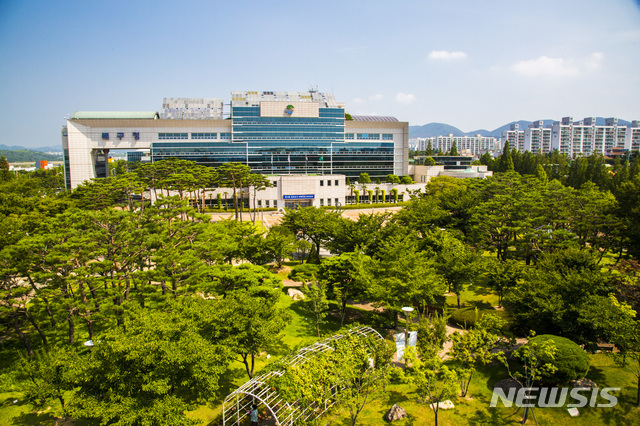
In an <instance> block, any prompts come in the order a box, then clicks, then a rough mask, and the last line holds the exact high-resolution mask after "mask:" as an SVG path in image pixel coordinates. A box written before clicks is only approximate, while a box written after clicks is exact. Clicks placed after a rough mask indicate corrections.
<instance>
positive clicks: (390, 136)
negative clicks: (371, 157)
mask: <svg viewBox="0 0 640 426" xmlns="http://www.w3.org/2000/svg"><path fill="white" fill-rule="evenodd" d="M382 140H383V141H392V140H393V134H391V133H383V134H382Z"/></svg>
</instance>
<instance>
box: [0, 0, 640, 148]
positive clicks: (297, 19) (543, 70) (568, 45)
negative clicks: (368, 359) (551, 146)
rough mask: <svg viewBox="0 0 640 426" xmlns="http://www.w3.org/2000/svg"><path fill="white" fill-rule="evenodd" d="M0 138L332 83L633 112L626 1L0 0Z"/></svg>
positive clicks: (633, 53) (373, 101) (464, 105)
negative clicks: (183, 102)
mask: <svg viewBox="0 0 640 426" xmlns="http://www.w3.org/2000/svg"><path fill="white" fill-rule="evenodd" d="M0 58H2V60H1V61H0V93H2V102H0V128H1V129H2V132H0V144H5V145H23V146H47V145H55V144H59V143H60V126H62V125H63V124H64V123H65V119H64V118H65V116H66V115H68V114H71V113H73V112H74V111H78V110H96V111H108V110H156V111H157V110H159V109H160V108H161V106H162V99H163V98H164V97H218V98H222V99H223V100H225V102H228V101H229V100H230V92H231V91H233V90H273V91H304V90H307V89H308V88H309V87H311V86H312V85H313V86H317V87H318V89H319V90H320V91H325V92H333V93H334V94H335V96H336V99H337V100H338V101H340V102H345V103H346V104H347V111H348V112H350V113H352V114H377V115H393V116H395V117H397V118H398V119H399V120H401V121H409V123H410V124H411V125H421V124H426V123H430V122H443V123H448V124H451V125H454V126H456V127H459V128H460V129H461V130H463V131H471V130H476V129H479V128H485V129H489V130H492V129H494V128H496V127H499V126H501V125H503V124H505V123H507V122H510V121H514V120H536V119H560V118H561V117H563V116H572V117H574V119H576V120H578V119H582V118H584V117H588V116H604V117H619V118H621V119H625V120H633V119H640V71H638V70H640V6H639V3H638V1H637V0H635V1H634V0H597V1H592V0H576V1H574V0H560V1H558V0H553V1H547V0H538V1H535V2H526V1H514V0H447V1H439V2H435V1H431V0H422V1H412V0H411V1H400V2H391V1H388V0H386V1H377V0H368V1H349V0H342V1H332V0H327V1H323V2H286V1H284V2H283V1H278V2H276V1H271V0H253V1H247V0H234V1H224V2H223V1H214V0H209V1H190V0H183V1H180V2H178V1H162V0H158V1H153V2H152V1H146V0H138V1H131V0H129V1H120V0H111V1H87V0H83V1H67V0H58V1H33V0H0Z"/></svg>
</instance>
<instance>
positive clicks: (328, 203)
mask: <svg viewBox="0 0 640 426" xmlns="http://www.w3.org/2000/svg"><path fill="white" fill-rule="evenodd" d="M327 205H328V206H330V205H331V198H327Z"/></svg>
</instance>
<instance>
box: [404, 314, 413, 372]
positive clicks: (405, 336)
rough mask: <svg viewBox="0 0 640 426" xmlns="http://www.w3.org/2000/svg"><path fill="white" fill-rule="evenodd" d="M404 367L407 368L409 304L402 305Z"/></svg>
mask: <svg viewBox="0 0 640 426" xmlns="http://www.w3.org/2000/svg"><path fill="white" fill-rule="evenodd" d="M402 312H404V368H407V349H409V328H408V327H409V314H410V313H411V312H413V308H412V307H411V306H404V307H403V308H402Z"/></svg>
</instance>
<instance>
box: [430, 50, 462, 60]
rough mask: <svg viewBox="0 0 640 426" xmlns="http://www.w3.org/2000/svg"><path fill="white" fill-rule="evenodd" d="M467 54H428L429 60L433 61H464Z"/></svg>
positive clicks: (445, 52) (438, 51) (436, 51)
mask: <svg viewBox="0 0 640 426" xmlns="http://www.w3.org/2000/svg"><path fill="white" fill-rule="evenodd" d="M466 57H467V54H466V53H464V52H448V51H446V50H433V51H431V53H429V59H431V60H434V61H453V60H456V59H464V58H466Z"/></svg>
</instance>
